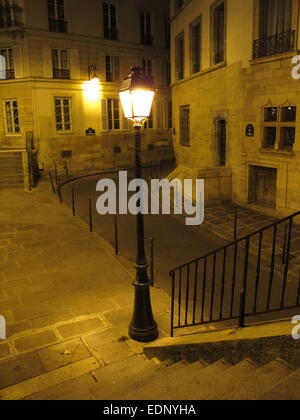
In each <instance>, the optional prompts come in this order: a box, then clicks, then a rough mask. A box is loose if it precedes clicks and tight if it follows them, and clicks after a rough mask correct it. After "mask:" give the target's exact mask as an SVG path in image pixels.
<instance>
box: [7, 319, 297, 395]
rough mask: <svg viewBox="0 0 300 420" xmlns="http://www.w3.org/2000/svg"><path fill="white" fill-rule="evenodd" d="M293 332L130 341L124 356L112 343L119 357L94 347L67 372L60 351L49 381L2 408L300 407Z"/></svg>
mask: <svg viewBox="0 0 300 420" xmlns="http://www.w3.org/2000/svg"><path fill="white" fill-rule="evenodd" d="M290 325H291V324H290V322H282V323H275V324H265V325H262V326H253V327H248V328H245V329H243V330H226V331H225V330H224V331H218V332H213V333H208V334H200V335H195V336H192V337H191V336H185V337H177V338H175V339H170V338H163V339H160V340H158V341H156V342H154V343H151V344H148V345H145V346H139V345H136V343H133V342H131V341H130V340H129V339H127V340H126V342H128V345H129V346H133V347H132V351H131V352H130V354H128V350H127V351H126V353H122V351H123V350H124V347H123V346H125V347H126V345H125V342H124V343H123V345H121V344H120V343H119V342H115V341H112V342H111V343H110V344H111V346H112V349H113V348H115V353H114V357H116V355H117V353H116V351H117V352H118V357H117V358H116V359H114V357H113V358H112V360H111V361H107V362H104V360H103V359H102V358H101V357H99V354H98V353H97V350H96V349H97V343H96V342H95V343H96V344H95V343H94V344H93V345H92V346H91V347H90V348H89V352H87V351H85V352H83V351H82V349H81V350H78V352H79V353H78V354H77V355H75V354H73V355H72V356H71V355H70V364H65V365H63V366H62V363H61V361H62V360H63V359H64V357H65V356H63V354H65V353H64V352H63V353H61V350H62V349H63V348H68V343H63V344H61V345H59V346H56V347H57V348H56V347H55V349H54V347H52V350H51V351H50V349H48V350H47V351H46V353H45V355H47V356H45V355H44V356H45V357H46V359H43V360H44V361H45V360H46V362H47V364H46V365H47V366H48V367H47V372H46V373H44V374H42V375H41V376H37V377H32V378H31V379H28V380H25V382H19V383H17V384H16V385H12V386H10V387H8V388H5V389H2V390H0V400H7V399H8V400H73V401H74V400H97V401H103V400H104V401H124V400H125V401H152V400H154V401H193V400H196V401H202V400H234V401H235V400H236V401H238V400H299V399H300V389H299V386H298V384H299V381H300V346H299V341H296V340H293V339H292V338H291V336H290V334H288V331H289V329H290ZM99 345H100V346H101V343H99ZM74 346H75V345H74ZM95 346H96V347H95ZM74 348H78V345H77V346H76V347H74ZM116 349H117V350H116ZM121 349H122V350H121ZM133 349H135V350H133ZM73 357H75V360H73ZM81 358H82V360H80V359H81ZM77 359H79V360H78V361H76V360H77ZM107 360H108V359H107ZM19 365H20V364H19ZM19 365H18V366H19ZM21 365H22V363H21ZM21 365H20V366H21ZM51 366H53V367H54V366H61V367H59V368H57V369H54V370H51V368H50V367H51ZM12 375H13V376H14V375H15V373H14V372H12Z"/></svg>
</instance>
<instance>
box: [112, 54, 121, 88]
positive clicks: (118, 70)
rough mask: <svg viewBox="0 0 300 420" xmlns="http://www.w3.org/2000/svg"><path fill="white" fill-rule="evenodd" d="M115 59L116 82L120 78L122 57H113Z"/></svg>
mask: <svg viewBox="0 0 300 420" xmlns="http://www.w3.org/2000/svg"><path fill="white" fill-rule="evenodd" d="M113 60H114V82H119V80H120V57H113Z"/></svg>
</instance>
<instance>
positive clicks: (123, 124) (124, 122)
mask: <svg viewBox="0 0 300 420" xmlns="http://www.w3.org/2000/svg"><path fill="white" fill-rule="evenodd" d="M120 115H121V129H122V130H129V121H128V120H127V118H125V115H124V112H123V108H122V104H121V101H120Z"/></svg>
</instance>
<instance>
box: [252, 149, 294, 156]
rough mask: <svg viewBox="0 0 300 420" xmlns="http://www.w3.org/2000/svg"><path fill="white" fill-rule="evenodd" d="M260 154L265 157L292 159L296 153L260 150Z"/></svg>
mask: <svg viewBox="0 0 300 420" xmlns="http://www.w3.org/2000/svg"><path fill="white" fill-rule="evenodd" d="M260 153H262V154H264V155H272V156H281V157H288V158H292V157H294V156H295V152H294V151H292V152H288V151H285V150H274V149H260Z"/></svg>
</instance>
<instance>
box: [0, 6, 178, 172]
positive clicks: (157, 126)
mask: <svg viewBox="0 0 300 420" xmlns="http://www.w3.org/2000/svg"><path fill="white" fill-rule="evenodd" d="M169 36H170V32H169V2H168V0H163V1H162V0H111V1H110V0H108V1H104V0H86V1H84V2H83V1H80V0H12V1H10V0H0V54H1V55H2V56H4V57H5V59H6V79H5V80H0V101H1V106H0V152H1V150H2V152H3V151H4V150H6V151H7V150H10V151H12V150H16V149H20V150H21V149H23V148H24V147H25V146H26V138H27V143H28V141H30V142H32V138H33V141H34V145H35V147H36V148H37V149H38V156H39V164H40V166H41V165H44V166H45V169H46V170H47V169H52V168H53V167H54V165H55V164H60V163H61V162H64V161H65V160H67V161H68V162H69V166H70V167H71V168H72V170H74V171H75V172H77V171H80V170H82V169H88V170H89V169H93V168H95V169H96V168H97V169H107V168H114V167H118V166H124V165H133V163H134V161H133V151H134V148H133V138H132V128H131V127H130V125H129V124H128V122H127V121H126V120H125V119H124V117H123V113H122V109H121V106H120V102H119V97H118V90H119V88H120V83H121V81H122V80H123V78H124V77H126V76H127V75H128V74H129V73H130V67H132V66H135V65H140V66H142V67H143V68H144V71H145V72H146V73H147V74H148V75H149V74H151V75H152V76H153V77H154V80H155V85H156V88H157V89H158V94H157V95H156V99H155V103H154V107H153V114H152V117H151V119H150V121H149V122H148V124H147V126H146V127H145V131H144V148H145V159H147V160H148V161H157V160H159V159H163V158H165V157H168V155H169V154H171V151H172V142H171V139H172V135H171V133H172V130H171V128H172V123H171V98H170V90H169V88H168V86H169V83H170V76H169V69H170V64H169V49H168V48H169V43H170V37H169Z"/></svg>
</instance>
